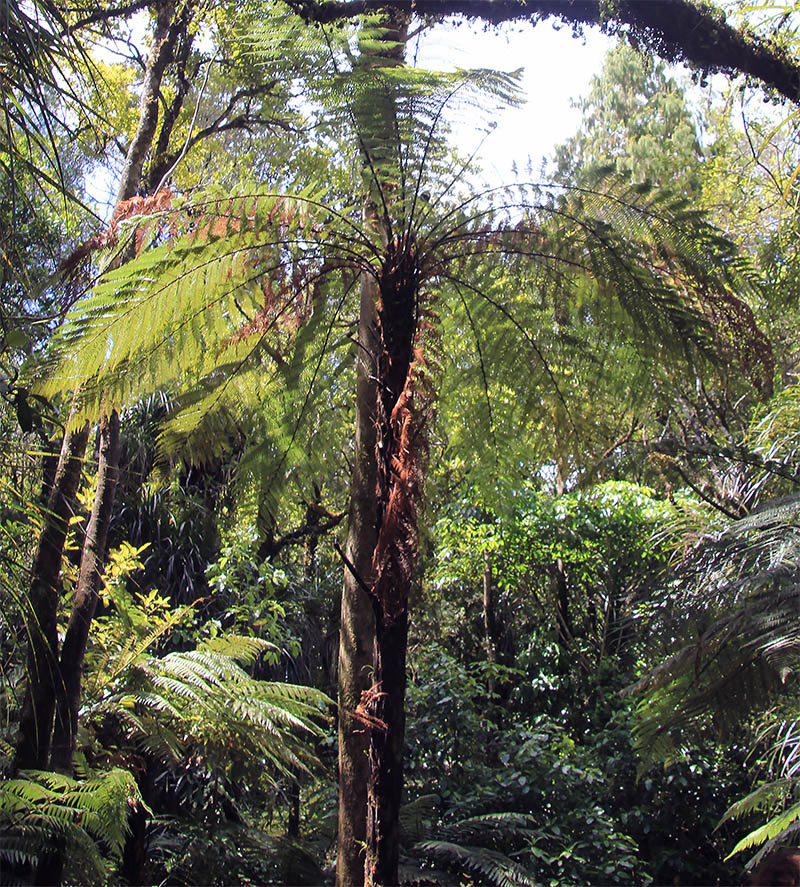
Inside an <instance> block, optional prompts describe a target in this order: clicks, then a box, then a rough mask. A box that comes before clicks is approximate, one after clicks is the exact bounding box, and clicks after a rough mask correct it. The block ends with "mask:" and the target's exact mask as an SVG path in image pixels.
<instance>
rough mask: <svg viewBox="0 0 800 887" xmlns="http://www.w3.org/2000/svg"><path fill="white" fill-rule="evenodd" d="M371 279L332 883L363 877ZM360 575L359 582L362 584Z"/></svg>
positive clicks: (345, 884) (369, 642)
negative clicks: (361, 714) (359, 714)
mask: <svg viewBox="0 0 800 887" xmlns="http://www.w3.org/2000/svg"><path fill="white" fill-rule="evenodd" d="M377 300H378V290H377V285H376V282H375V279H374V278H372V277H369V276H367V275H364V276H363V277H362V279H361V308H360V321H359V331H358V364H357V371H356V372H357V377H356V386H357V394H356V437H355V456H354V461H353V471H352V476H351V479H350V515H349V523H348V532H347V548H346V554H347V557H348V560H349V561H350V564H352V565H353V567H354V568H355V571H356V573H357V575H353V572H352V571H351V570H350V569H349V567H348V568H346V569H345V573H344V582H343V586H342V612H341V625H340V630H339V666H338V674H339V826H338V836H337V857H336V884H337V887H358V885H360V884H362V883H363V880H364V842H365V840H366V804H367V793H366V787H367V779H368V777H369V759H368V757H367V750H368V748H369V734H368V731H367V729H366V727H365V725H364V724H363V723H362V722H360V721H359V720H357V718H356V709H357V708H358V706H359V705H360V703H361V697H362V694H364V693H365V692H366V691H367V690H368V689H369V687H370V684H371V675H370V669H371V666H372V651H373V642H374V637H375V618H374V615H373V610H372V603H371V601H370V599H369V597H368V595H367V592H366V590H365V588H364V587H363V586H366V587H369V586H371V584H372V556H373V553H374V551H375V543H376V541H377V510H376V509H377V504H376V501H375V487H376V483H377V461H376V455H375V448H376V429H375V422H376V413H375V410H376V400H377V388H376V383H375V355H376V353H377V336H376V324H377V315H376V303H377ZM362 583H363V586H362Z"/></svg>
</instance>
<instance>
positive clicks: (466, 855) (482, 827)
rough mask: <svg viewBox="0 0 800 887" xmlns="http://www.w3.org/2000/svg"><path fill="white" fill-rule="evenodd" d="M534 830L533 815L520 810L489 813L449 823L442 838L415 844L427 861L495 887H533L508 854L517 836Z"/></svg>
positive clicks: (417, 851) (532, 882)
mask: <svg viewBox="0 0 800 887" xmlns="http://www.w3.org/2000/svg"><path fill="white" fill-rule="evenodd" d="M534 832H535V822H534V820H533V817H531V816H527V815H524V814H521V813H490V814H484V815H481V816H471V817H468V818H467V819H462V820H459V821H458V822H453V823H448V824H447V825H445V826H444V827H443V829H442V830H441V837H437V838H436V839H435V840H426V841H420V842H419V843H417V844H416V845H415V846H414V851H415V853H419V854H420V855H422V856H423V858H426V859H428V860H431V861H433V862H436V863H438V864H441V865H444V866H445V867H447V868H451V869H454V870H455V871H458V872H460V873H462V874H464V875H467V876H470V877H477V878H478V879H479V880H480V881H481V883H487V884H493V885H496V887H533V884H534V883H535V882H534V879H533V877H532V875H531V873H530V872H529V871H528V870H527V869H525V868H524V866H522V865H520V864H519V863H518V862H516V861H515V860H514V859H513V858H512V856H510V855H509V848H511V847H512V846H513V844H514V842H515V840H518V839H520V838H522V839H523V840H524V839H527V838H530V837H531V836H532V835H533V834H534ZM504 851H505V852H504Z"/></svg>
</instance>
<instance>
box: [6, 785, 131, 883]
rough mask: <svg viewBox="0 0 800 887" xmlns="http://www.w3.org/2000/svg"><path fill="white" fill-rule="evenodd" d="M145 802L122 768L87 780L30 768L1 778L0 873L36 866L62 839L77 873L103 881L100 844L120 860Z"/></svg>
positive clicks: (105, 865) (104, 867)
mask: <svg viewBox="0 0 800 887" xmlns="http://www.w3.org/2000/svg"><path fill="white" fill-rule="evenodd" d="M141 804H143V801H142V798H141V795H140V794H139V789H138V787H137V785H136V780H135V779H134V777H133V775H132V774H131V773H129V772H128V771H127V770H122V769H119V768H115V769H111V770H108V771H106V772H101V773H97V774H95V775H93V776H91V777H89V778H87V779H84V780H76V779H72V778H70V777H67V776H62V775H61V774H58V773H53V772H39V771H27V772H24V773H22V774H20V776H19V777H18V778H15V779H9V780H5V781H3V782H0V834H2V840H0V871H3V870H5V869H6V868H7V867H8V868H9V869H10V871H14V870H15V869H17V870H18V867H19V866H23V867H24V866H26V865H31V864H35V863H36V862H37V861H38V860H39V859H40V858H42V856H43V855H45V854H46V853H48V852H49V851H51V850H52V849H54V848H55V842H56V841H57V840H59V839H61V840H64V841H65V842H66V844H67V847H68V848H69V853H68V858H69V859H71V864H72V866H73V867H74V871H73V875H74V876H77V875H78V873H79V872H80V877H81V880H86V879H87V876H88V878H89V879H90V880H92V881H93V882H94V883H98V884H102V883H104V882H105V880H106V878H107V877H108V864H109V860H108V859H107V858H105V857H104V855H103V853H102V852H101V850H100V847H105V848H107V853H108V854H109V855H110V856H111V857H112V858H116V859H119V857H120V856H121V854H122V848H123V845H124V843H125V837H126V834H127V829H128V815H129V813H130V810H131V809H132V808H135V807H136V806H139V805H141ZM3 863H4V864H3ZM4 883H5V881H4Z"/></svg>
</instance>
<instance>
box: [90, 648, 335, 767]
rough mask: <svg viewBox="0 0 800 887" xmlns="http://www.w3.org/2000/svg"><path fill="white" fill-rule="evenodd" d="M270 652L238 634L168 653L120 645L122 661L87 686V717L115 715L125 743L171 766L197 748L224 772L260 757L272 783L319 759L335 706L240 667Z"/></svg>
mask: <svg viewBox="0 0 800 887" xmlns="http://www.w3.org/2000/svg"><path fill="white" fill-rule="evenodd" d="M273 649H274V648H273V647H272V645H271V644H270V643H269V642H267V641H263V640H260V639H257V638H250V637H243V636H234V635H223V636H220V637H217V638H213V639H210V640H208V641H206V642H205V643H203V644H201V645H199V646H198V647H197V648H196V649H195V650H190V651H187V652H183V653H169V654H168V655H166V656H164V657H155V656H147V655H144V654H142V653H139V654H138V655H134V654H133V653H132V652H131V650H130V649H123V650H122V651H120V653H119V658H120V659H121V664H115V662H114V661H113V659H112V661H111V662H110V663H109V664H108V666H107V667H106V668H105V669H103V671H102V672H101V673H100V675H99V685H98V686H94V685H92V684H90V685H89V686H88V687H87V693H86V695H87V697H88V698H89V700H90V701H89V702H87V704H86V705H85V707H84V712H83V717H84V720H85V721H86V722H87V723H89V724H91V723H94V722H99V720H100V719H102V718H103V717H108V716H111V717H113V718H114V719H115V720H116V721H117V723H118V725H119V729H120V730H121V732H122V733H123V735H125V736H126V738H127V741H128V742H130V743H133V744H135V745H141V746H143V747H144V748H147V749H149V751H150V752H151V754H154V755H156V756H157V757H158V758H160V759H162V760H166V762H168V763H173V762H175V761H176V760H180V759H181V757H182V756H184V755H185V754H186V753H187V750H188V749H192V750H193V751H194V753H195V754H197V755H200V756H201V757H202V758H203V759H204V760H205V761H206V762H207V763H208V765H209V766H211V767H212V768H221V769H222V770H223V771H224V772H227V771H229V770H230V769H231V768H232V767H233V766H235V765H236V762H237V761H238V762H241V761H242V760H245V759H250V760H258V761H260V762H261V765H260V768H261V771H260V777H261V778H263V779H266V780H271V781H273V782H274V780H275V779H277V778H278V776H279V775H281V774H286V773H290V772H295V773H296V771H297V770H298V769H299V770H302V771H307V770H308V769H309V767H312V766H314V765H315V760H316V759H315V758H314V756H313V754H312V753H311V751H310V748H309V746H310V742H311V741H312V740H313V739H314V738H316V737H319V736H321V735H322V734H323V732H324V730H323V727H322V726H321V725H322V723H323V722H324V717H325V711H326V709H327V707H328V706H329V705H330V704H331V703H330V700H328V698H327V697H326V696H324V694H322V693H320V692H318V691H316V690H314V689H313V688H309V687H301V686H296V685H294V684H284V683H277V682H269V681H259V680H255V679H254V678H252V677H250V675H249V674H248V673H247V672H246V671H245V670H244V668H242V666H241V665H240V664H239V663H240V662H242V663H247V662H252V661H253V660H254V658H255V657H256V656H260V655H262V654H264V653H265V652H270V651H271V650H273ZM101 688H102V689H101ZM264 765H267V766H266V768H265V767H264Z"/></svg>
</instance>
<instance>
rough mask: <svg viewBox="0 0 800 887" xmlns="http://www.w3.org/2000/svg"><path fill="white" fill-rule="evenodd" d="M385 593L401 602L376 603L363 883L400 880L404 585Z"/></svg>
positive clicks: (405, 635)
mask: <svg viewBox="0 0 800 887" xmlns="http://www.w3.org/2000/svg"><path fill="white" fill-rule="evenodd" d="M401 581H402V580H401ZM403 584H404V585H405V583H403ZM389 593H390V594H392V595H393V596H394V597H396V598H397V599H400V600H402V602H403V605H402V610H401V612H398V613H386V612H385V611H384V608H383V607H381V606H376V608H375V610H376V624H375V659H374V668H375V687H374V690H373V694H374V698H373V700H372V709H371V713H372V715H373V717H374V719H375V721H376V722H377V723H375V724H374V725H373V726H372V728H371V730H370V747H369V782H368V784H367V859H366V869H365V874H364V883H365V885H373V884H375V885H377V884H382V885H396V884H398V883H399V879H398V871H397V867H398V862H399V855H400V806H401V803H402V794H403V743H404V741H405V724H406V715H405V698H406V647H407V643H408V587H407V585H405V587H402V586H401V587H399V588H393V589H391V590H390V591H389Z"/></svg>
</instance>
